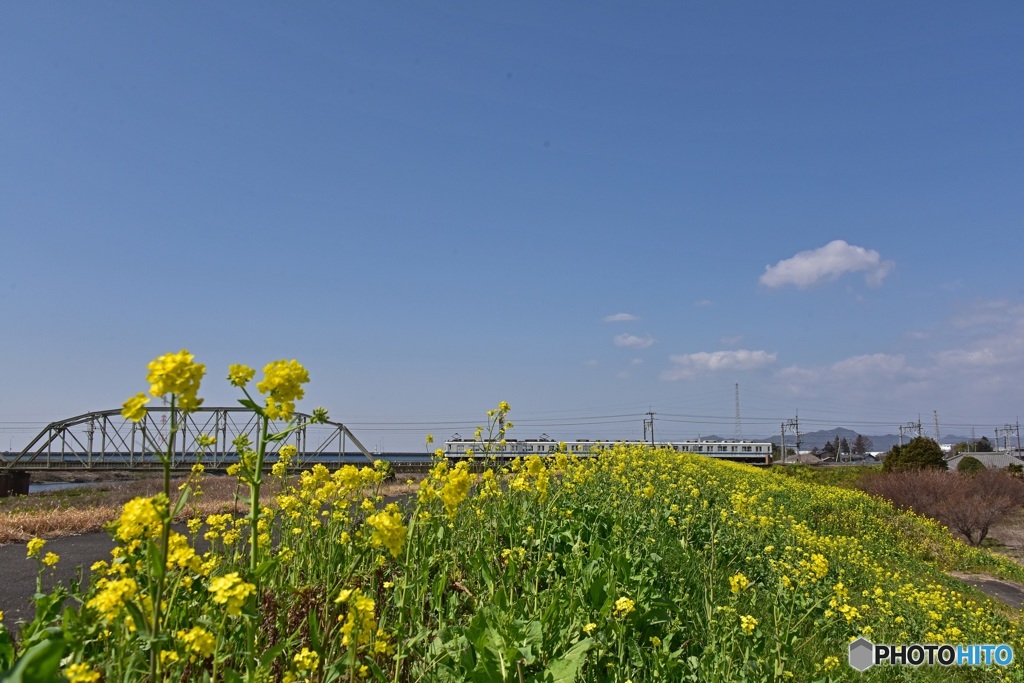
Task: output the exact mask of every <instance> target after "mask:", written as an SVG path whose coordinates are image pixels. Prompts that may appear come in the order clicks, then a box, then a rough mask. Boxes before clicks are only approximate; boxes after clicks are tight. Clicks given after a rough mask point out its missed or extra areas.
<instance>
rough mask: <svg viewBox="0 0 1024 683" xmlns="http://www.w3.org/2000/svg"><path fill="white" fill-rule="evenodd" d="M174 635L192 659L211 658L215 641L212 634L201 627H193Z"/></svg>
mask: <svg viewBox="0 0 1024 683" xmlns="http://www.w3.org/2000/svg"><path fill="white" fill-rule="evenodd" d="M176 635H177V637H178V640H179V641H181V644H182V645H183V646H184V648H185V651H186V652H188V653H189V654H190V655H192V658H193V659H195V658H197V657H198V658H199V659H208V658H209V657H212V656H213V651H214V648H215V647H216V645H217V641H216V639H215V638H214V637H213V634H212V633H210V632H209V631H207V630H206V629H205V628H203V627H202V626H193V627H192V628H190V629H189V630H187V631H178V632H177V634H176Z"/></svg>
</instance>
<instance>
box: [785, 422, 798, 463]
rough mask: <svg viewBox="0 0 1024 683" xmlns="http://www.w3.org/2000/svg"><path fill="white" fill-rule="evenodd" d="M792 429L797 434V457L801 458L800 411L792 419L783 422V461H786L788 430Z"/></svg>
mask: <svg viewBox="0 0 1024 683" xmlns="http://www.w3.org/2000/svg"><path fill="white" fill-rule="evenodd" d="M787 429H792V430H793V433H794V434H796V457H797V459H799V458H800V413H799V412H798V413H797V414H796V417H794V418H793V419H792V420H786V421H785V422H783V423H782V462H786V430H787Z"/></svg>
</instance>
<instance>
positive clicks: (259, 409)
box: [238, 398, 265, 417]
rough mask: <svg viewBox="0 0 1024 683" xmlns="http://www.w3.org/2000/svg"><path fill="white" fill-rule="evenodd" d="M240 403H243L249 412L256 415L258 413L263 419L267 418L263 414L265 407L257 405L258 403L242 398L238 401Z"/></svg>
mask: <svg viewBox="0 0 1024 683" xmlns="http://www.w3.org/2000/svg"><path fill="white" fill-rule="evenodd" d="M238 402H239V403H241V404H242V405H243V406H245V407H246V408H248V409H249V410H251V411H253V412H254V413H256V414H257V415H259V416H261V417H265V414H264V412H263V407H262V406H260V405H259V404H258V403H256V401H251V400H249V399H247V398H240V399H238Z"/></svg>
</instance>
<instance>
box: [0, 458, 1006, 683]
mask: <svg viewBox="0 0 1024 683" xmlns="http://www.w3.org/2000/svg"><path fill="white" fill-rule="evenodd" d="M289 481H293V482H294V483H288V482H289ZM381 481H382V476H381V473H380V472H377V471H375V470H373V469H364V470H356V469H355V468H346V469H344V470H339V471H338V472H337V473H334V474H331V473H329V472H327V471H326V470H323V469H315V470H313V471H310V472H305V473H302V475H301V477H299V478H298V479H294V480H293V479H289V480H287V481H286V480H285V479H284V478H280V479H279V480H278V483H277V485H276V486H275V487H268V488H271V490H272V492H273V493H272V494H271V495H272V500H273V505H272V506H268V507H265V508H263V509H262V512H261V515H260V517H259V520H258V522H257V529H256V532H257V534H256V536H257V538H259V539H260V548H261V553H262V554H261V555H260V556H259V561H258V562H257V564H256V568H255V570H254V569H253V568H252V567H253V565H252V562H251V550H252V548H251V539H252V538H253V534H252V533H251V527H250V518H249V517H247V516H242V515H235V514H232V513H230V512H229V513H227V514H207V513H206V512H205V511H203V510H197V511H196V514H195V516H191V519H192V522H191V526H190V529H191V531H190V535H180V536H179V535H177V534H174V533H173V532H172V533H171V535H170V537H169V539H168V542H167V545H166V547H167V549H168V552H167V553H166V554H165V555H161V553H160V551H159V547H160V541H161V539H160V536H159V534H158V533H157V532H158V530H160V529H162V526H161V523H160V519H161V518H162V517H161V516H166V515H169V514H171V512H173V511H172V510H169V509H168V508H169V505H168V501H166V500H163V499H162V498H161V496H159V495H157V496H154V497H140V498H136V499H133V500H131V501H128V503H127V505H126V506H125V507H124V509H123V510H122V511H121V512H120V513H119V517H118V522H119V523H118V527H117V530H116V532H115V533H116V536H117V540H118V544H119V545H118V549H117V550H115V556H114V557H112V558H111V560H110V561H109V562H108V563H106V564H105V565H102V566H98V567H96V569H95V571H94V575H95V576H97V577H102V578H100V579H99V580H98V581H97V582H96V583H95V584H93V585H90V586H83V587H81V588H80V589H79V590H78V597H77V599H76V600H74V603H75V604H77V605H78V606H77V607H75V608H72V609H71V610H69V611H61V610H60V609H58V607H59V605H58V602H57V601H58V599H59V600H63V595H57V596H56V597H53V596H50V597H43V598H41V599H40V600H39V605H38V609H39V616H38V618H37V620H36V621H35V622H34V623H32V624H28V625H26V626H25V628H23V630H22V634H23V637H24V639H25V640H24V641H23V642H22V643H20V644H19V645H18V647H17V649H16V650H12V651H11V652H10V656H9V657H8V659H9V660H10V661H13V658H15V657H18V656H20V657H21V660H20V661H21V662H22V665H23V666H24V661H25V659H26V657H28V658H30V659H31V658H32V657H35V659H34V660H33V661H35V662H36V664H37V665H38V666H43V665H45V664H46V663H47V662H50V663H53V662H62V663H61V664H60V666H61V667H62V668H63V670H64V671H65V673H66V675H67V676H68V677H69V679H70V680H81V681H86V680H101V679H102V680H119V681H136V680H139V681H141V680H150V677H151V676H152V675H153V672H154V671H155V672H156V678H158V679H160V680H174V681H178V680H217V681H220V680H225V681H233V680H281V681H294V680H314V681H355V680H376V681H501V680H513V681H537V682H540V681H561V682H563V683H565V682H569V681H574V680H575V681H617V682H620V683H624V682H625V681H633V683H637V682H639V681H688V680H689V681H740V680H747V681H762V680H763V681H769V680H780V681H782V680H795V681H838V680H869V681H873V680H878V681H881V680H886V681H888V680H935V681H939V680H964V681H973V680H979V681H980V680H992V679H993V678H995V679H1000V678H1004V679H1006V680H1024V669H1022V668H1021V667H1020V666H1018V665H1016V664H1015V665H1014V666H1012V667H1010V668H1008V669H1005V670H1004V669H997V668H995V667H993V668H991V669H986V670H976V669H967V668H955V669H948V670H947V669H940V668H938V667H935V668H930V667H922V668H918V669H914V668H906V669H893V668H885V669H877V668H876V669H873V670H869V671H868V672H867V673H866V674H857V673H855V672H854V671H853V670H852V669H850V668H849V667H848V666H847V665H846V660H845V658H846V647H847V643H848V642H849V641H850V640H851V639H853V638H855V637H857V636H860V635H863V636H866V637H868V638H870V639H871V640H873V641H875V642H893V643H900V642H951V643H971V642H978V643H986V642H995V643H1000V642H1007V643H1010V644H1012V645H1014V646H1015V647H1016V648H1018V649H1019V648H1020V647H1021V645H1022V644H1024V643H1022V640H1021V633H1020V630H1019V627H1020V625H1019V616H1018V615H1017V614H1016V613H1014V612H1012V611H1011V610H1009V609H1008V608H1005V607H1003V606H1001V605H999V604H997V603H993V602H991V601H989V600H988V599H987V598H985V597H984V596H982V595H981V594H979V593H976V592H975V591H973V590H972V589H970V588H967V587H966V586H964V585H963V584H961V583H960V582H959V581H957V580H955V579H953V578H951V577H949V576H948V575H947V574H946V571H948V570H954V569H955V570H960V571H967V572H984V573H987V574H993V575H996V576H1001V577H1004V578H1010V579H1015V580H1021V579H1024V570H1022V569H1021V567H1020V566H1018V565H1016V564H1013V563H1011V562H1008V561H1006V560H1004V559H1001V558H998V557H995V556H992V555H990V554H988V553H987V552H985V551H983V550H977V549H972V548H969V547H968V546H966V545H964V544H962V543H960V542H958V541H956V540H954V539H953V538H952V537H950V535H949V534H948V532H947V531H946V530H944V529H943V528H941V527H939V526H938V525H936V524H934V523H932V522H930V521H928V520H925V519H921V518H918V517H915V516H913V515H908V514H905V513H900V512H897V511H895V510H893V509H892V508H891V507H890V506H888V505H887V504H884V503H882V502H879V501H878V500H875V499H872V498H870V497H868V496H866V495H864V494H862V493H859V492H857V491H853V490H848V489H842V488H837V487H834V486H821V485H818V484H815V483H809V482H806V481H802V480H801V477H794V476H792V475H790V474H782V473H778V472H773V471H764V470H756V469H752V468H748V467H744V466H739V465H732V464H729V463H721V462H715V461H711V460H707V459H704V458H701V457H699V456H691V455H685V454H678V453H674V452H671V451H650V450H647V449H645V448H641V447H616V448H613V449H611V450H609V451H608V452H606V453H604V454H603V455H601V456H600V457H598V458H592V459H586V460H582V459H580V460H577V459H574V458H572V457H570V456H567V455H566V454H564V453H560V454H557V455H556V456H554V457H552V458H549V459H543V460H542V459H539V458H531V459H527V460H525V461H518V462H516V463H514V464H513V465H512V466H511V467H510V468H507V469H506V470H504V471H498V472H493V471H490V472H485V474H484V475H483V476H482V477H481V476H477V475H471V474H470V473H469V472H468V470H467V469H466V468H464V467H457V468H454V469H452V468H449V467H448V466H447V464H445V463H443V462H441V463H439V464H438V465H437V467H436V468H435V469H434V471H433V472H432V473H431V475H430V476H429V477H428V478H427V479H426V480H424V482H423V483H422V486H421V488H420V489H419V494H418V495H417V496H415V497H413V498H412V499H410V500H409V501H408V503H407V504H405V505H396V504H390V505H385V504H384V500H383V497H382V490H381V489H380V485H381ZM201 486H202V487H203V488H205V489H207V495H209V492H211V491H212V490H213V489H214V488H216V487H215V486H214V485H213V484H212V483H211V479H210V478H206V479H204V480H203V483H202V484H201ZM217 486H220V484H218V485H217ZM367 487H370V489H371V490H370V492H369V494H368V495H367V493H366V492H367ZM97 494H98V492H90V493H88V494H79V497H81V496H91V495H97ZM213 498H214V496H212V495H211V496H210V499H208V501H207V502H209V501H212V500H213ZM200 500H202V498H201V499H200ZM188 509H189V504H188V503H186V504H185V506H184V507H183V508H182V515H183V516H185V517H190V515H189V514H188V513H187V512H185V511H187V510H188ZM222 509H223V508H222ZM218 512H219V510H218ZM240 512H241V510H240ZM199 536H202V537H204V538H205V539H207V540H208V541H209V542H210V544H211V546H212V550H211V551H210V552H209V553H207V554H205V555H199V554H197V553H195V551H194V550H192V545H193V544H194V539H195V538H198V537H199ZM30 548H31V546H30ZM162 558H163V559H162ZM33 561H37V562H39V567H40V572H41V573H42V575H45V572H47V571H48V570H49V568H48V565H47V560H46V555H45V548H37V549H36V556H35V557H34V558H33ZM56 561H59V560H56ZM158 586H160V587H162V591H163V592H162V593H160V594H157V593H156V592H155V591H156V590H157V587H158ZM55 605H56V606H55ZM154 605H159V608H154ZM156 612H159V613H158V614H156ZM154 624H155V627H154ZM58 635H59V638H58V637H57V636H58ZM33 648H34V649H33ZM48 648H49V649H48ZM2 651H3V648H2V647H0V653H2ZM48 652H49V653H50V655H49V659H47V656H48V655H47V653H48ZM33 653H35V654H34V655H33ZM40 653H41V654H40ZM53 653H57V654H53ZM0 656H2V654H0ZM10 661H8V664H10Z"/></svg>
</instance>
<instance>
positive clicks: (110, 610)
mask: <svg viewBox="0 0 1024 683" xmlns="http://www.w3.org/2000/svg"><path fill="white" fill-rule="evenodd" d="M97 588H98V589H99V590H98V591H97V593H96V595H94V596H93V597H92V598H91V599H90V600H89V601H88V602H87V603H85V606H86V607H88V608H90V609H94V610H96V611H97V612H99V613H100V616H102V617H103V618H104V619H106V620H107V621H112V620H114V619H115V618H116V617H117V615H118V614H120V613H121V610H122V609H123V608H124V603H125V602H126V601H128V600H131V599H132V598H133V597H135V594H136V593H137V592H138V590H139V586H138V584H137V583H135V579H132V578H123V579H113V580H110V579H100V581H99V583H98V584H97Z"/></svg>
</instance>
